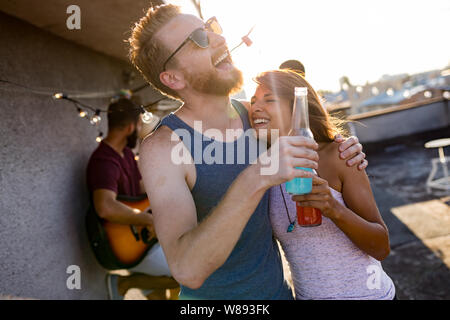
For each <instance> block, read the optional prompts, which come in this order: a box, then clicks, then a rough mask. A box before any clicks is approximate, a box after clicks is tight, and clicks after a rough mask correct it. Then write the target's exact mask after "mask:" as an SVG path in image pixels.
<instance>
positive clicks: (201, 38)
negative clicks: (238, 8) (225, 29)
mask: <svg viewBox="0 0 450 320" xmlns="http://www.w3.org/2000/svg"><path fill="white" fill-rule="evenodd" d="M208 31H210V32H214V33H217V34H222V27H221V26H220V24H219V22H218V21H217V19H216V17H212V18H209V19H208V20H207V21H206V22H205V25H204V27H202V28H198V29H195V30H194V31H192V33H191V34H190V35H189V36H188V37H187V38H186V39H185V40H184V41H183V42H182V43H181V44H180V45H179V46H178V48H177V49H176V50H175V51H174V52H173V53H172V54H171V55H170V56H169V57H168V58H167V59H166V61H165V62H164V65H163V71H166V66H167V63H168V62H169V61H170V59H172V58H173V56H174V55H176V54H177V52H178V51H180V50H181V48H183V46H184V45H185V44H186V43H188V42H189V40H191V41H192V42H194V43H195V44H196V45H197V46H198V47H200V48H203V49H205V48H208V46H209V39H208Z"/></svg>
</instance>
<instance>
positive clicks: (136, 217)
mask: <svg viewBox="0 0 450 320" xmlns="http://www.w3.org/2000/svg"><path fill="white" fill-rule="evenodd" d="M103 211H104V212H105V213H106V214H105V215H104V218H105V219H106V220H108V221H110V222H115V223H122V224H133V225H138V226H139V225H141V226H145V225H148V224H150V222H151V221H150V219H151V218H150V217H149V215H150V214H149V213H146V212H140V211H139V210H137V209H133V208H131V207H129V206H127V205H125V204H123V203H120V202H119V201H114V202H112V203H110V204H108V205H107V206H106V207H105V208H104V209H103Z"/></svg>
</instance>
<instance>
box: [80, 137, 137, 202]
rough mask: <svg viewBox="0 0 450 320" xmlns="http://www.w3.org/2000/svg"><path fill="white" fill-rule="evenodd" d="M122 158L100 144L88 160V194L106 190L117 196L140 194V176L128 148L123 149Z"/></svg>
mask: <svg viewBox="0 0 450 320" xmlns="http://www.w3.org/2000/svg"><path fill="white" fill-rule="evenodd" d="M123 154H124V156H123V158H122V156H121V155H120V154H118V153H117V152H116V151H115V150H114V149H113V148H111V147H110V146H109V145H107V144H106V143H104V142H101V143H100V145H99V146H98V147H97V149H96V150H95V151H94V153H93V154H92V155H91V158H90V159H89V163H88V166H87V185H88V189H89V191H90V192H94V191H95V190H97V189H108V190H111V191H114V192H115V193H116V194H117V195H126V196H138V195H140V194H141V190H140V181H141V179H142V177H141V174H140V173H139V169H138V166H137V162H136V160H134V154H133V152H132V151H131V149H130V148H128V147H125V149H124V150H123Z"/></svg>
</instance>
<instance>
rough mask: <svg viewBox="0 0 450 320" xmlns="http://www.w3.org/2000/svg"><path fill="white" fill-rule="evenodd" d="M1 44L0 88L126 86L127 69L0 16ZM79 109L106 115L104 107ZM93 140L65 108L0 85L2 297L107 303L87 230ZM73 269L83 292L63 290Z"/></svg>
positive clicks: (103, 88)
mask: <svg viewBox="0 0 450 320" xmlns="http://www.w3.org/2000/svg"><path fill="white" fill-rule="evenodd" d="M73 32H76V31H73ZM0 39H1V45H0V79H7V80H10V81H14V82H17V83H20V84H24V85H26V86H30V87H49V88H60V89H66V90H78V91H84V92H86V91H87V92H92V91H110V90H118V89H120V88H128V87H129V85H128V84H126V83H124V77H123V72H124V71H127V70H128V71H130V70H131V68H130V66H129V65H128V64H127V63H125V62H121V61H119V60H116V59H114V58H110V57H107V56H105V55H102V54H99V53H96V52H94V51H92V50H89V49H87V48H84V47H81V46H79V45H75V44H73V43H71V42H68V41H66V40H64V39H62V38H58V37H56V36H53V35H51V34H49V33H47V32H44V31H42V30H41V29H38V28H36V27H33V26H31V25H29V24H27V23H25V22H22V21H20V20H17V19H15V18H12V17H10V16H8V15H5V14H3V13H1V12H0ZM85 101H86V102H88V103H89V104H92V105H94V106H99V107H101V108H103V109H105V108H106V104H107V101H108V99H101V100H89V101H87V100H85ZM103 116H104V119H105V115H103ZM105 125H106V123H105V121H103V123H102V128H103V129H105ZM105 133H106V132H105ZM96 135H97V130H96V129H95V128H94V127H93V126H92V125H90V123H89V122H88V121H86V120H84V119H80V118H79V117H78V116H77V113H76V110H75V108H74V107H73V105H72V104H71V103H70V102H67V101H54V100H53V99H52V98H50V97H49V96H44V95H38V94H35V93H29V92H27V91H25V90H22V89H20V88H17V87H14V86H9V85H5V84H3V83H0V296H2V295H12V296H18V297H29V298H38V299H104V298H106V289H105V285H104V277H105V270H103V269H102V268H101V267H100V266H99V265H98V264H97V262H96V260H95V258H94V256H93V254H92V252H91V250H90V248H89V245H88V242H87V236H86V233H85V228H84V215H85V211H86V208H87V205H88V195H87V189H86V186H85V168H86V164H87V161H88V158H89V156H90V154H91V152H92V151H93V150H94V149H95V148H96V146H97V143H96V142H95V137H96ZM70 265H78V266H79V267H80V268H81V290H69V289H68V288H67V286H66V280H67V278H68V277H69V274H67V273H66V269H67V267H68V266H70Z"/></svg>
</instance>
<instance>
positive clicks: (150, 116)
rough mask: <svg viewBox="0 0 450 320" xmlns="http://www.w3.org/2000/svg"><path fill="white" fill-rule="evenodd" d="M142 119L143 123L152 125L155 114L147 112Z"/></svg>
mask: <svg viewBox="0 0 450 320" xmlns="http://www.w3.org/2000/svg"><path fill="white" fill-rule="evenodd" d="M141 119H142V122H144V123H150V122H152V121H153V113H151V112H148V111H145V112H144V113H143V114H142V115H141Z"/></svg>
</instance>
